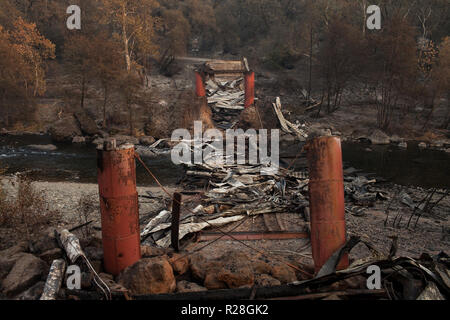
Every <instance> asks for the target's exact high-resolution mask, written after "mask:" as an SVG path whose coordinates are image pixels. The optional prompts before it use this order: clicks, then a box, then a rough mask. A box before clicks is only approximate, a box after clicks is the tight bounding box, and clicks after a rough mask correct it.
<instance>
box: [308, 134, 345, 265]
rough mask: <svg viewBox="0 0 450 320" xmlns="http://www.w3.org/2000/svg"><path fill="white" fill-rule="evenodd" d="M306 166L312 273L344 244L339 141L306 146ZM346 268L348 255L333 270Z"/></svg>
mask: <svg viewBox="0 0 450 320" xmlns="http://www.w3.org/2000/svg"><path fill="white" fill-rule="evenodd" d="M305 149H306V150H307V157H308V163H309V206H310V215H311V245H312V255H313V259H314V265H315V269H316V272H317V271H319V270H320V268H321V267H322V266H323V264H324V263H325V262H326V261H327V260H328V258H330V256H331V255H332V254H333V253H334V252H335V251H336V250H338V249H339V248H340V247H341V246H343V245H344V244H345V241H346V230H345V205H344V175H343V169H342V150H341V141H340V140H339V138H336V137H319V138H316V139H314V140H311V141H310V142H308V144H307V145H306V147H305ZM346 267H348V255H345V256H344V257H342V259H341V261H340V262H339V264H338V267H337V269H343V268H346Z"/></svg>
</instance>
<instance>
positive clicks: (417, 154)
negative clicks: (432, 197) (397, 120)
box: [342, 143, 450, 188]
mask: <svg viewBox="0 0 450 320" xmlns="http://www.w3.org/2000/svg"><path fill="white" fill-rule="evenodd" d="M366 149H370V150H372V151H367V150H366ZM342 150H343V158H344V163H345V164H347V165H349V166H352V167H354V168H357V169H362V170H364V172H368V173H375V174H376V175H378V176H381V177H383V178H385V179H387V180H389V181H392V182H395V183H398V184H401V185H413V186H421V187H426V188H430V187H438V188H449V187H450V155H449V154H447V153H445V152H442V151H437V150H429V149H425V150H422V149H420V148H418V146H417V144H413V143H409V144H408V149H406V150H404V149H400V148H398V147H396V146H390V145H389V146H375V145H365V144H360V143H343V145H342Z"/></svg>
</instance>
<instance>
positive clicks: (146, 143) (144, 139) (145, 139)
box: [139, 136, 156, 146]
mask: <svg viewBox="0 0 450 320" xmlns="http://www.w3.org/2000/svg"><path fill="white" fill-rule="evenodd" d="M155 142H156V139H155V138H153V137H152V136H143V137H140V138H139V143H140V144H142V145H144V146H151V145H152V144H154V143H155Z"/></svg>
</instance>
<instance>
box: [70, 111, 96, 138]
mask: <svg viewBox="0 0 450 320" xmlns="http://www.w3.org/2000/svg"><path fill="white" fill-rule="evenodd" d="M74 116H75V118H76V120H77V121H78V123H79V124H80V129H81V131H82V132H83V133H84V134H85V135H88V136H93V135H95V134H97V133H98V132H99V130H98V127H97V124H96V123H95V121H94V119H92V118H91V117H90V116H89V115H88V114H87V113H86V111H85V110H78V111H76V112H75V114H74Z"/></svg>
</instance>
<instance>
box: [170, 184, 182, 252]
mask: <svg viewBox="0 0 450 320" xmlns="http://www.w3.org/2000/svg"><path fill="white" fill-rule="evenodd" d="M180 207H181V193H178V192H176V193H175V194H174V195H173V202H172V228H171V233H170V235H171V245H172V248H174V250H175V251H176V252H178V251H179V245H180V243H179V234H180Z"/></svg>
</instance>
